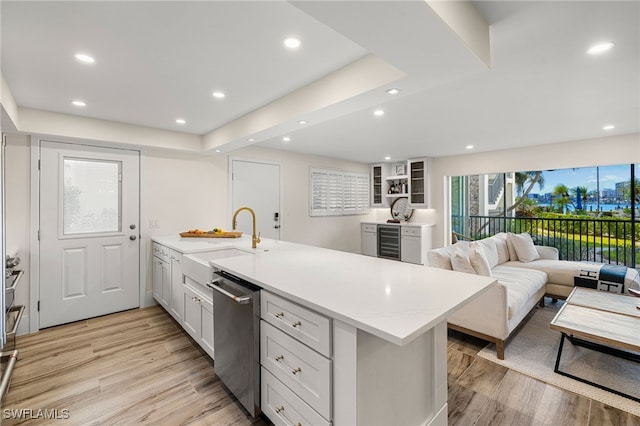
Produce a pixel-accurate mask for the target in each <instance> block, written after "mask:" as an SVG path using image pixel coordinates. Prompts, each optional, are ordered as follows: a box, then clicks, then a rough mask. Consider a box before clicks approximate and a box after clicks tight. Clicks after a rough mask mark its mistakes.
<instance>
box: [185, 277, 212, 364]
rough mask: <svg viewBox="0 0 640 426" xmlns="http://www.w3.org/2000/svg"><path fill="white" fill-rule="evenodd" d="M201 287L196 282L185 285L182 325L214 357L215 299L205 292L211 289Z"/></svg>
mask: <svg viewBox="0 0 640 426" xmlns="http://www.w3.org/2000/svg"><path fill="white" fill-rule="evenodd" d="M187 280H188V278H187ZM189 281H190V280H189ZM201 287H202V286H200V285H199V284H197V283H195V282H191V283H186V284H184V286H183V292H182V297H183V304H182V305H183V309H184V317H183V318H184V320H183V322H182V327H183V328H184V329H185V331H186V332H187V333H189V335H190V336H191V337H192V338H193V339H194V340H195V341H196V342H197V343H198V344H199V345H200V346H201V347H202V349H204V350H205V352H206V353H207V354H209V355H210V356H211V358H213V357H214V351H213V300H212V297H211V295H210V294H209V295H205V294H204V293H205V292H210V291H211V290H208V289H204V288H201Z"/></svg>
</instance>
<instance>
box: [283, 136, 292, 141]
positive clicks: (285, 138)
mask: <svg viewBox="0 0 640 426" xmlns="http://www.w3.org/2000/svg"><path fill="white" fill-rule="evenodd" d="M282 140H283V141H284V142H289V141H290V140H291V138H290V137H289V136H285V137H283V138H282Z"/></svg>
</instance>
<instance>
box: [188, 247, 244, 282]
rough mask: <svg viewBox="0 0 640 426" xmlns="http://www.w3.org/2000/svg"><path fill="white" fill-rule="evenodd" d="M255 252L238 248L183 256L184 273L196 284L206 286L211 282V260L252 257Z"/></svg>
mask: <svg viewBox="0 0 640 426" xmlns="http://www.w3.org/2000/svg"><path fill="white" fill-rule="evenodd" d="M252 254H253V252H250V251H245V250H241V249H237V248H225V249H217V250H210V251H203V252H199V253H191V254H186V255H184V256H182V273H183V274H184V275H185V276H187V277H189V278H190V279H192V280H194V281H195V282H197V283H199V284H201V285H206V283H207V282H209V281H211V277H212V268H211V265H209V261H210V260H215V259H225V258H228V257H238V256H247V255H252Z"/></svg>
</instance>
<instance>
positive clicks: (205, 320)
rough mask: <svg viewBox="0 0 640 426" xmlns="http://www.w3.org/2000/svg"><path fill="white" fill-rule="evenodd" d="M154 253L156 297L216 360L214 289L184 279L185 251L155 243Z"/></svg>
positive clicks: (154, 296)
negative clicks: (214, 346) (183, 252)
mask: <svg viewBox="0 0 640 426" xmlns="http://www.w3.org/2000/svg"><path fill="white" fill-rule="evenodd" d="M152 254H153V256H152V268H151V275H152V277H151V281H152V287H153V298H154V299H155V300H156V301H157V302H158V303H159V304H160V306H162V307H163V308H164V309H165V310H166V311H167V312H169V314H170V315H171V316H172V317H173V318H174V319H175V320H176V321H177V322H178V324H180V325H181V326H182V328H183V329H184V330H185V331H186V332H187V333H189V335H191V337H193V339H194V340H195V341H196V342H197V343H198V344H199V345H200V346H201V347H202V349H204V350H205V352H207V353H208V354H209V355H210V356H211V357H212V358H213V353H214V352H213V299H212V296H211V291H212V290H211V289H209V288H207V287H206V286H205V285H204V283H198V282H197V281H194V280H192V279H191V278H188V277H185V276H184V274H183V272H184V271H183V267H182V262H183V258H182V256H183V254H182V253H181V252H179V251H177V250H173V249H169V248H168V247H165V246H163V245H161V244H158V243H156V242H154V243H153V244H152ZM202 278H205V277H204V276H203V277H202Z"/></svg>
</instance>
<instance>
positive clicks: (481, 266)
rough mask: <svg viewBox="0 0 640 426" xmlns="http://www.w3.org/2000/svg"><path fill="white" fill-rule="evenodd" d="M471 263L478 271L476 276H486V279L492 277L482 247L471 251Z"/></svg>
mask: <svg viewBox="0 0 640 426" xmlns="http://www.w3.org/2000/svg"><path fill="white" fill-rule="evenodd" d="M469 261H470V262H471V266H472V267H473V269H474V270H475V271H476V274H478V275H484V276H485V277H490V276H492V275H491V267H490V266H489V261H488V260H487V257H486V256H485V255H484V253H483V251H482V249H481V248H480V247H478V246H476V247H471V250H469Z"/></svg>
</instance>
